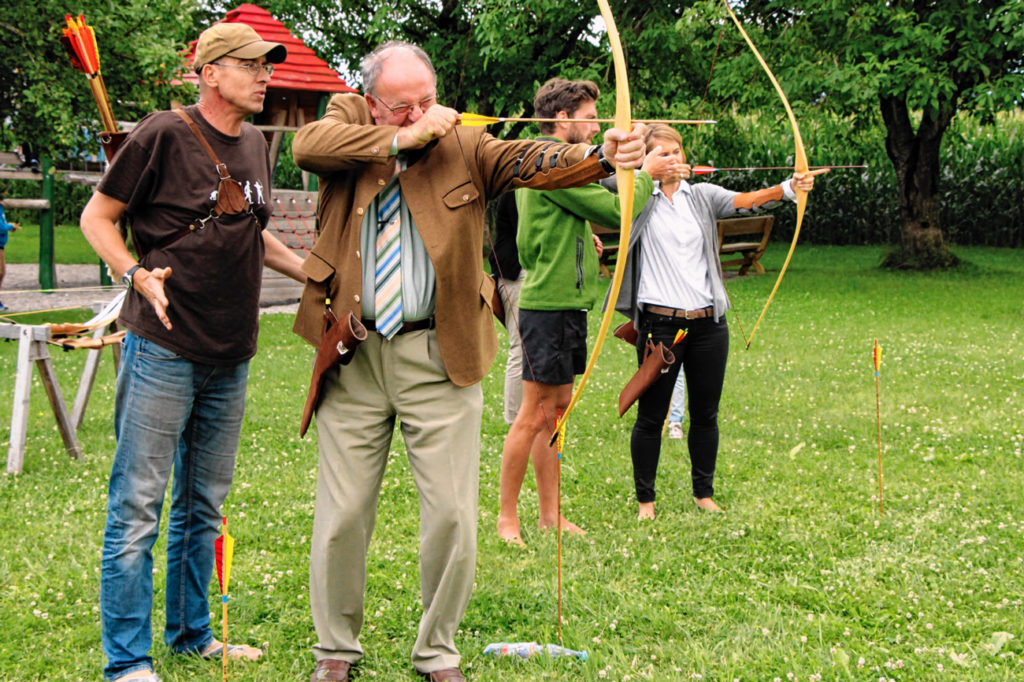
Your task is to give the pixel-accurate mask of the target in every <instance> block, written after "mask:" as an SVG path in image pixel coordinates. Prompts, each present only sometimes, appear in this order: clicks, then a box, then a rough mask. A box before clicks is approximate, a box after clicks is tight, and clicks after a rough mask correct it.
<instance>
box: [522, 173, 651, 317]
mask: <svg viewBox="0 0 1024 682" xmlns="http://www.w3.org/2000/svg"><path fill="white" fill-rule="evenodd" d="M634 183H635V184H634V187H635V191H636V196H637V197H649V196H650V195H651V193H652V192H653V191H654V180H652V179H651V176H650V175H648V174H647V173H645V172H640V173H637V174H636V176H635V180H634ZM644 203H645V202H644V201H635V202H634V203H633V216H632V217H633V219H635V218H636V217H637V216H638V215H639V214H640V212H641V211H642V210H643V207H644ZM516 207H517V208H518V209H519V234H518V236H517V237H516V246H517V247H518V248H519V262H520V263H521V264H522V266H523V268H524V269H525V270H526V281H525V282H524V283H523V288H522V292H521V293H520V296H519V307H520V308H525V309H527V310H590V309H591V308H593V307H594V305H595V303H596V302H597V299H598V295H599V292H598V286H597V275H598V258H597V252H596V251H595V249H594V238H593V233H592V232H591V231H590V221H593V222H595V223H597V224H598V225H603V226H605V227H616V226H618V224H619V196H618V195H617V194H612V193H611V192H609V191H608V190H607V189H605V188H604V187H602V186H601V185H598V184H596V183H595V184H591V185H586V186H584V187H576V188H573V189H559V190H529V189H519V190H516Z"/></svg>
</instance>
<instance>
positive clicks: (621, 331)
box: [612, 320, 640, 346]
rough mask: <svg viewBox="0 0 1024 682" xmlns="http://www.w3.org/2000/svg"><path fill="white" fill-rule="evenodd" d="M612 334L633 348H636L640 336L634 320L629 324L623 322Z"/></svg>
mask: <svg viewBox="0 0 1024 682" xmlns="http://www.w3.org/2000/svg"><path fill="white" fill-rule="evenodd" d="M612 334H613V335H614V336H615V337H616V338H620V339H622V340H623V341H625V342H626V343H628V344H629V345H631V346H636V340H637V338H639V336H640V334H639V333H638V332H637V330H636V327H635V326H634V325H633V320H630V321H629V322H623V323H622V324H620V325H619V326H618V327H616V328H615V331H613V332H612Z"/></svg>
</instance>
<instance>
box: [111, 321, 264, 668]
mask: <svg viewBox="0 0 1024 682" xmlns="http://www.w3.org/2000/svg"><path fill="white" fill-rule="evenodd" d="M248 374H249V362H248V360H246V361H245V362H241V363H238V364H237V365H227V366H218V365H204V364H200V363H196V362H193V361H191V360H187V359H185V358H183V357H181V356H180V355H177V354H175V353H173V352H171V351H169V350H167V349H165V348H163V347H162V346H159V345H157V344H155V343H153V342H152V341H149V340H147V339H144V338H142V337H139V336H136V335H134V334H132V333H131V332H129V333H128V334H127V336H126V337H125V339H124V343H123V345H122V350H121V367H120V371H119V372H118V375H117V397H116V400H115V405H114V433H115V434H116V436H117V452H116V454H115V456H114V466H113V469H112V470H111V472H110V490H109V497H108V504H107V525H106V530H105V531H104V535H103V560H102V568H101V574H100V619H101V623H102V630H103V652H104V653H105V654H106V656H107V666H106V668H104V671H103V672H104V676H105V678H106V679H114V678H115V677H119V676H121V675H125V674H127V673H130V672H133V671H135V670H145V669H152V666H153V659H152V658H150V656H149V649H150V646H151V645H152V631H151V622H150V614H151V611H152V607H153V554H152V548H153V543H154V542H155V541H156V537H157V532H158V528H159V525H160V510H161V507H162V506H163V501H164V493H165V492H166V490H167V483H168V480H169V479H170V478H171V470H172V469H173V470H174V484H173V486H172V488H171V512H170V519H169V523H168V527H167V587H166V596H167V600H166V601H167V605H166V609H167V622H166V628H165V631H164V641H165V642H166V644H167V646H168V647H169V648H171V649H172V650H173V651H175V652H182V653H188V652H196V651H201V650H202V649H203V648H205V647H206V646H207V645H209V644H210V642H211V641H212V640H213V633H212V631H211V630H210V604H209V595H208V591H209V585H210V578H211V576H212V574H213V562H214V551H213V541H214V540H215V539H216V537H217V536H218V535H219V532H220V531H219V526H220V506H221V503H223V501H224V498H225V497H227V494H228V491H229V490H230V488H231V476H232V473H233V471H234V467H235V452H236V450H237V448H238V436H239V432H240V431H241V427H242V414H243V412H244V411H245V388H246V381H247V378H248Z"/></svg>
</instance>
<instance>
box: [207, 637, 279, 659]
mask: <svg viewBox="0 0 1024 682" xmlns="http://www.w3.org/2000/svg"><path fill="white" fill-rule="evenodd" d="M199 655H200V656H202V657H203V658H220V657H221V656H222V655H223V649H222V648H221V643H220V642H218V641H217V640H213V641H212V642H210V643H209V644H208V645H207V646H206V648H205V649H203V652H202V653H201V654H199ZM261 656H263V649H257V648H256V647H254V646H249V645H248V644H229V645H228V658H230V659H233V660H239V661H240V660H242V659H245V660H249V661H258V660H259V659H260V657H261Z"/></svg>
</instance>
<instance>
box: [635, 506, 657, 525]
mask: <svg viewBox="0 0 1024 682" xmlns="http://www.w3.org/2000/svg"><path fill="white" fill-rule="evenodd" d="M636 517H637V518H638V519H651V520H652V521H653V520H654V503H653V502H641V503H640V510H639V511H638V512H637V514H636Z"/></svg>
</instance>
